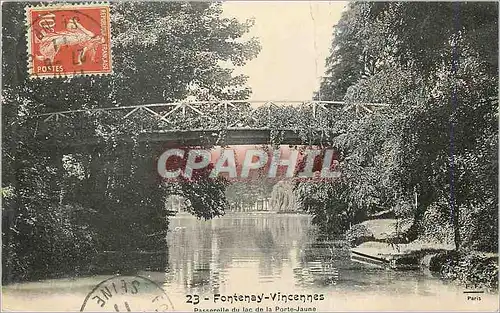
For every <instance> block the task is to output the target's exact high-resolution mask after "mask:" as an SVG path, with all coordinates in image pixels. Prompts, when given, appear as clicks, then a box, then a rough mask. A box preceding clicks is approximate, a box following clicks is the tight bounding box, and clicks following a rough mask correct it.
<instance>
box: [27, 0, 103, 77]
mask: <svg viewBox="0 0 500 313" xmlns="http://www.w3.org/2000/svg"><path fill="white" fill-rule="evenodd" d="M26 15H27V23H28V25H27V26H28V33H27V36H28V37H27V40H28V61H29V64H28V72H29V75H30V78H34V77H60V76H63V77H64V76H75V75H89V74H90V75H92V74H111V73H112V64H111V29H110V15H109V5H107V4H86V5H82V4H75V5H72V4H64V5H50V6H40V7H28V8H27V9H26Z"/></svg>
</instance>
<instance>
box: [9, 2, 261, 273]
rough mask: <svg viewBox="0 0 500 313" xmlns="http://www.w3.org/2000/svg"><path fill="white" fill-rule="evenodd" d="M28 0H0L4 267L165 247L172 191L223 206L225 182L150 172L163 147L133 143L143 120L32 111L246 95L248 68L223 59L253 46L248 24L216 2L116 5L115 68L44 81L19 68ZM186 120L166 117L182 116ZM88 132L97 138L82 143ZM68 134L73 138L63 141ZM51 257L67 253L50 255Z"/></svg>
mask: <svg viewBox="0 0 500 313" xmlns="http://www.w3.org/2000/svg"><path fill="white" fill-rule="evenodd" d="M26 5H28V3H19V2H18V3H5V4H4V5H3V6H2V10H3V13H4V14H5V16H9V18H8V19H4V20H3V21H2V23H3V24H2V27H3V36H2V40H3V49H2V54H3V55H2V57H3V61H4V62H3V94H2V96H3V115H2V122H3V123H2V125H3V137H2V139H3V150H2V153H3V155H2V161H3V169H4V171H2V184H3V186H2V187H3V189H2V190H12V193H13V194H12V195H10V194H9V197H10V198H9V200H8V201H6V203H5V205H4V209H5V211H4V212H6V214H3V221H2V223H3V228H2V229H3V231H4V233H3V236H4V240H3V244H4V249H3V251H4V254H3V256H4V259H6V260H13V262H18V264H10V265H6V266H7V268H3V270H4V271H3V272H4V273H10V274H11V275H3V277H4V278H6V279H9V280H17V279H29V278H33V277H34V276H35V274H33V273H35V272H40V273H41V272H45V273H46V274H47V275H51V274H54V272H55V271H56V270H57V264H60V263H65V264H69V267H70V270H69V271H71V269H72V267H71V265H74V264H75V263H78V261H82V262H84V261H85V258H80V257H79V256H80V254H83V253H85V254H87V255H88V256H89V257H90V256H91V255H92V252H93V251H102V250H122V251H130V250H158V249H160V250H164V249H165V234H166V231H167V226H168V220H167V216H166V214H167V212H166V210H165V198H166V196H167V195H168V194H169V193H181V194H183V195H184V196H186V197H188V198H190V200H191V203H193V208H192V213H193V214H195V215H197V216H203V217H205V218H210V217H212V216H216V215H220V214H221V213H222V212H223V208H224V205H225V198H224V192H223V191H224V189H225V184H223V183H219V182H213V181H205V182H203V183H200V184H198V185H196V186H192V185H190V184H189V183H187V182H186V183H184V184H178V185H175V186H168V185H165V184H164V183H163V182H162V181H161V180H160V179H159V178H158V177H157V174H156V171H155V164H154V156H155V155H159V154H160V153H161V152H160V153H158V151H161V148H162V147H161V146H160V145H152V144H147V143H139V141H138V140H137V137H138V136H139V134H140V133H141V131H142V130H144V128H145V127H150V124H151V121H148V120H143V121H140V122H139V123H134V121H133V120H131V121H129V122H123V120H122V119H120V116H116V115H112V114H108V113H106V112H104V111H100V112H98V113H96V114H95V115H89V114H87V115H86V114H83V116H80V118H78V119H73V118H71V119H65V120H60V121H59V122H60V123H54V124H50V123H38V122H37V119H31V118H30V117H31V116H33V115H35V114H40V113H44V112H54V111H61V110H70V109H72V110H79V109H89V108H107V107H118V106H126V105H131V104H143V103H154V102H170V101H178V100H181V99H184V98H186V97H187V96H189V95H190V94H192V93H196V92H198V93H199V90H204V91H205V95H210V96H212V97H216V98H220V99H226V98H231V99H234V98H237V99H245V98H246V97H248V95H249V94H250V89H249V88H248V87H247V86H246V85H245V84H246V77H244V76H241V75H239V76H233V74H232V70H231V69H230V68H225V67H222V66H221V65H220V64H221V62H220V61H225V62H226V63H228V62H229V63H232V64H233V65H236V66H238V65H243V64H244V63H245V62H246V61H247V60H249V59H251V58H253V57H255V56H256V55H257V53H258V52H259V50H260V46H259V44H258V42H257V41H256V39H250V40H247V41H245V40H242V39H241V37H242V35H243V34H245V33H246V32H247V31H248V30H249V28H250V27H251V26H252V21H248V22H245V23H240V22H238V21H237V20H236V19H231V18H224V17H222V16H221V10H222V9H221V4H220V3H208V2H206V3H194V2H193V3H181V2H163V3H148V2H120V3H118V2H116V3H113V4H111V6H112V7H111V12H112V17H111V23H112V27H111V29H112V41H113V51H112V53H113V67H114V73H113V75H109V76H75V77H71V78H67V77H53V78H48V79H43V80H42V79H29V78H28V77H27V68H26V67H27V64H28V62H27V60H28V57H29V56H28V55H27V47H26V39H25V32H26V27H25V26H24V25H25V21H24V12H25V11H24V8H25V6H26ZM187 118H188V119H187V120H186V119H181V118H179V117H176V116H173V117H172V122H173V123H174V124H177V125H184V124H189V117H187ZM135 122H137V121H135ZM124 137H125V138H126V139H127V140H126V141H125V140H123V138H124ZM93 139H97V141H98V142H100V144H99V145H92V144H87V143H88V142H92V140H93ZM87 140H89V141H87ZM68 141H72V142H76V143H77V144H76V145H74V147H73V148H72V149H67V148H66V147H67V144H66V143H67V142H68ZM200 195H203V196H202V197H200ZM75 216H76V217H75ZM110 225H113V227H110ZM58 243H60V244H61V245H60V246H58V245H57V244H58ZM61 249H62V250H61ZM59 255H60V257H62V258H65V259H58V260H54V258H56V257H58V256H59Z"/></svg>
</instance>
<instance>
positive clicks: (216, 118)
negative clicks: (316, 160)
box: [33, 100, 388, 131]
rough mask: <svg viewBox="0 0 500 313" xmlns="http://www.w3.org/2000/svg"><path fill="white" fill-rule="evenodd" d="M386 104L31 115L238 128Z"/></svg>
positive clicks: (205, 104)
mask: <svg viewBox="0 0 500 313" xmlns="http://www.w3.org/2000/svg"><path fill="white" fill-rule="evenodd" d="M387 106H388V105H387V104H378V103H359V104H355V105H352V104H346V103H345V102H342V101H249V100H220V101H181V102H171V103H153V104H143V105H132V106H117V107H108V108H94V109H81V110H67V111H59V112H50V113H43V114H39V115H36V116H33V117H34V118H36V119H40V120H42V121H43V122H44V123H53V122H56V123H57V122H63V123H64V121H70V120H71V121H72V123H73V124H74V123H78V122H77V121H75V119H76V120H78V119H81V120H82V121H81V122H82V123H83V120H85V121H87V122H88V121H92V120H98V119H99V120H101V121H102V122H104V123H106V121H108V122H110V123H117V121H119V122H121V123H123V124H125V125H127V124H129V125H130V126H137V125H139V124H141V125H143V126H144V127H143V128H146V129H145V130H149V131H154V130H179V129H191V130H194V129H239V128H271V127H276V125H279V126H282V127H285V128H287V127H292V126H293V125H298V124H300V123H310V122H311V121H319V120H321V119H322V118H323V117H328V116H331V115H332V114H343V113H345V112H347V111H349V110H351V109H354V110H355V112H357V113H359V112H367V113H373V112H374V111H375V110H377V109H379V108H383V107H387Z"/></svg>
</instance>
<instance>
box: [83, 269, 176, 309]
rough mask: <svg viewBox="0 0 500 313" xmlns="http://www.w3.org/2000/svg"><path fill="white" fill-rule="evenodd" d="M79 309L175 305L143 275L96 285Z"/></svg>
mask: <svg viewBox="0 0 500 313" xmlns="http://www.w3.org/2000/svg"><path fill="white" fill-rule="evenodd" d="M80 311H81V312H83V311H92V312H171V311H174V308H173V305H172V302H171V301H170V299H169V297H168V296H167V294H166V293H165V291H164V290H163V288H161V287H160V286H158V284H156V283H155V282H154V281H152V280H150V279H148V278H145V277H142V276H115V277H111V278H109V279H106V280H104V281H102V282H100V283H99V284H98V285H97V286H95V287H94V289H92V291H90V293H89V294H88V295H87V297H86V298H85V300H84V301H83V304H82V306H81V308H80Z"/></svg>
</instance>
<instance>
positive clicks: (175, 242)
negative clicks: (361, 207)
mask: <svg viewBox="0 0 500 313" xmlns="http://www.w3.org/2000/svg"><path fill="white" fill-rule="evenodd" d="M170 229H171V231H170V232H169V234H168V245H169V247H168V266H167V268H166V269H165V268H163V269H162V270H158V269H156V266H157V265H159V264H160V263H165V262H164V261H165V260H164V258H165V257H166V256H167V255H166V253H162V252H158V253H151V254H140V258H139V256H137V257H135V256H134V257H133V258H132V256H125V255H116V256H115V255H111V254H109V255H107V256H106V259H103V260H101V261H103V262H109V264H107V265H108V266H109V267H110V268H109V270H106V273H102V275H92V276H88V277H77V278H63V279H53V280H45V281H40V282H29V283H20V284H12V285H9V286H6V287H3V288H2V291H3V301H4V305H5V308H8V309H11V310H22V311H38V310H50V311H67V310H69V311H78V310H79V308H80V306H81V304H82V301H83V299H84V298H85V297H86V295H87V294H88V292H89V291H90V290H92V288H93V287H94V286H95V285H97V284H98V283H100V282H101V281H103V280H105V279H108V278H109V277H110V276H112V275H113V274H114V273H116V270H117V269H113V268H112V267H113V265H114V266H116V265H117V264H118V265H119V262H117V260H119V259H122V260H126V261H127V264H129V263H130V264H132V265H133V266H131V268H136V269H138V268H141V269H144V270H142V271H139V272H137V273H136V274H138V275H141V276H144V277H147V278H149V279H152V280H153V281H155V282H157V283H158V284H160V285H162V286H163V288H164V290H165V292H166V293H167V294H168V296H169V298H170V299H171V301H172V303H173V304H174V306H175V309H176V310H178V311H184V312H186V311H193V308H194V306H193V304H189V303H187V302H186V297H187V295H193V294H198V295H199V296H200V299H201V297H205V296H210V295H213V294H215V293H221V294H234V293H239V294H249V293H259V294H260V293H268V294H269V293H277V292H280V293H281V294H285V293H292V294H296V293H303V294H315V293H318V294H324V296H325V300H324V301H319V302H315V303H310V304H308V305H312V306H315V307H316V308H317V310H318V311H352V310H354V311H365V310H375V311H376V310H385V311H388V310H389V311H394V310H408V309H410V308H412V309H414V310H415V309H419V310H441V311H442V310H448V311H449V310H474V311H480V310H482V311H493V310H497V309H498V294H483V295H482V296H481V297H482V300H481V301H480V302H471V301H468V300H467V298H466V297H465V296H464V294H463V288H462V287H460V286H458V285H454V284H447V283H445V282H443V281H441V280H439V279H436V278H435V277H432V276H429V275H426V274H424V273H423V272H422V271H405V272H397V271H392V270H380V269H372V268H369V267H367V266H365V265H362V264H359V263H354V262H352V261H351V260H350V258H349V252H348V249H346V247H343V245H342V243H341V242H328V243H325V242H317V241H316V239H315V238H316V236H315V234H314V231H313V227H312V226H311V223H310V218H309V217H308V216H305V215H298V214H296V215H292V214H290V215H285V214H270V213H267V214H266V213H261V214H254V215H250V214H249V213H233V214H228V215H227V216H224V217H222V218H217V219H214V220H210V221H201V220H196V219H195V218H193V217H192V216H189V215H179V216H177V217H175V218H172V220H171V223H170ZM96 265H98V266H99V267H100V268H101V269H102V270H104V269H105V267H104V266H105V264H101V265H99V264H96ZM123 268H124V267H120V270H123ZM127 268H128V266H127ZM26 299H30V301H26ZM199 305H200V307H202V308H220V307H222V306H223V305H222V304H216V303H213V301H212V302H210V301H205V302H200V304H199ZM265 305H266V306H267V305H269V306H273V305H280V303H277V302H272V301H267V302H266V303H265ZM226 307H227V305H226Z"/></svg>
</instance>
